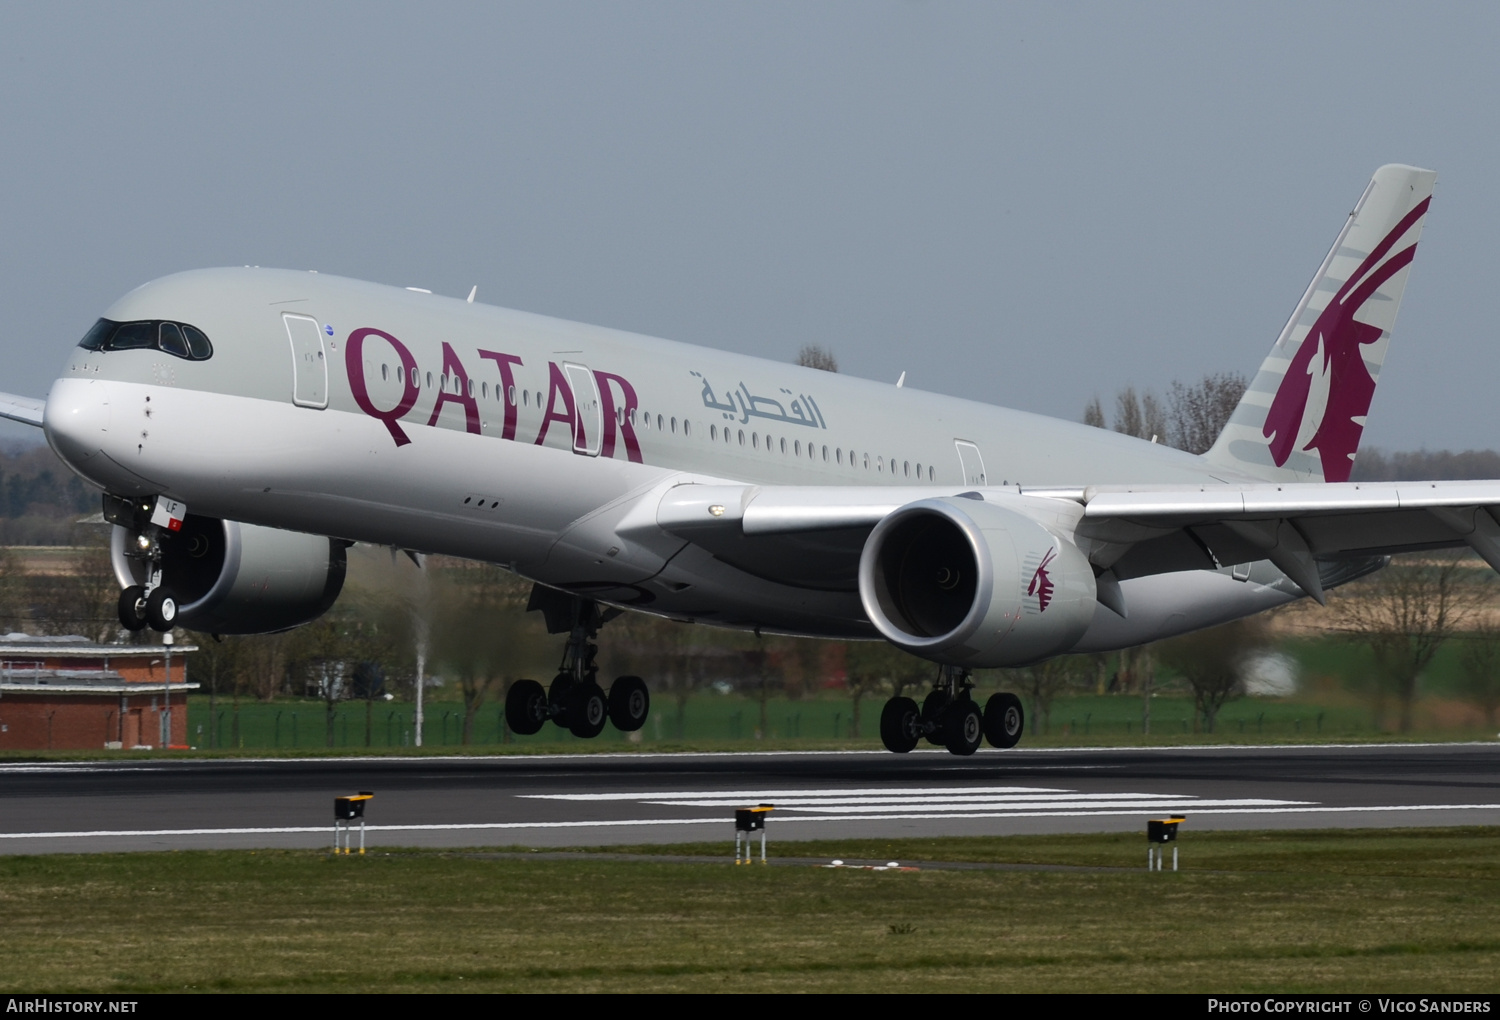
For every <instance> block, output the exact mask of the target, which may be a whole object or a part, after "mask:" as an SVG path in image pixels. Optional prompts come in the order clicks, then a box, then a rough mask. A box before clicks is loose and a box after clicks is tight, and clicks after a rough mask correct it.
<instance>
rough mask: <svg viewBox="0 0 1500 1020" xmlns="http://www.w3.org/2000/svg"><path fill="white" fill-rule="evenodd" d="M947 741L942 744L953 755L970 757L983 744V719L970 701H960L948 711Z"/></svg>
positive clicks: (976, 706) (977, 708)
mask: <svg viewBox="0 0 1500 1020" xmlns="http://www.w3.org/2000/svg"><path fill="white" fill-rule="evenodd" d="M947 715H948V718H947V725H946V726H945V727H944V729H945V730H946V733H945V734H944V735H945V736H946V737H947V739H946V740H944V741H943V743H944V744H945V745H946V746H947V748H948V750H949V751H950V752H951V753H953V754H961V755H965V756H967V755H971V754H973V753H974V752H975V751H977V750H979V745H980V744H982V743H984V719H983V718H982V717H981V716H980V714H979V706H978V705H976V704H974V702H972V701H967V700H965V701H960V702H957V703H956V704H954V705H953V706H952V707H950V708H949V709H948V713H947Z"/></svg>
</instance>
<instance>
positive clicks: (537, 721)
mask: <svg viewBox="0 0 1500 1020" xmlns="http://www.w3.org/2000/svg"><path fill="white" fill-rule="evenodd" d="M550 714H551V713H550V712H549V711H548V706H547V692H546V691H544V690H542V685H541V684H539V683H537V682H536V681H535V680H517V681H516V682H515V683H513V684H511V685H510V690H509V691H508V692H506V695H505V721H506V724H507V725H509V726H510V728H511V731H512V732H514V733H519V734H521V735H522V736H530V735H531V734H533V733H535V732H537V731H538V730H540V729H541V728H542V723H544V722H546V721H547V719H548V717H549V716H550Z"/></svg>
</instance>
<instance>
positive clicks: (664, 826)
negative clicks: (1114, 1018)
mask: <svg viewBox="0 0 1500 1020" xmlns="http://www.w3.org/2000/svg"><path fill="white" fill-rule="evenodd" d="M359 790H368V791H372V792H373V793H374V794H375V797H374V800H373V801H371V802H370V804H369V808H368V811H367V817H366V821H367V829H366V839H367V842H368V845H370V846H372V847H377V846H425V847H479V846H484V847H495V846H519V847H557V846H598V845H605V844H628V843H678V842H697V841H717V840H723V841H724V842H725V844H726V846H728V845H729V843H730V841H731V840H732V836H733V825H732V819H733V814H734V809H735V808H736V807H741V806H746V805H750V804H760V803H770V804H774V805H775V806H776V810H775V811H774V813H773V814H772V815H771V819H772V820H771V828H772V831H773V833H774V835H773V838H774V839H775V840H776V841H777V842H783V841H786V840H805V839H843V838H867V837H911V836H931V835H1002V834H1011V833H1056V832H1097V831H1114V830H1120V831H1133V830H1139V829H1143V828H1144V823H1145V819H1147V818H1149V817H1157V816H1161V815H1163V814H1166V813H1179V814H1185V815H1187V816H1188V819H1189V822H1188V824H1189V826H1190V827H1191V828H1192V829H1224V828H1236V829H1293V828H1327V827H1395V826H1403V827H1404V826H1426V825H1496V824H1500V744H1428V745H1382V746H1371V745H1347V746H1317V747H1313V746H1306V747H1285V746H1278V747H1194V748H1131V749H1101V750H1072V749H1069V750H1032V751H1005V752H988V751H987V752H981V753H980V754H978V755H975V756H974V757H972V758H955V757H953V756H952V755H949V754H948V753H946V752H944V751H930V752H929V751H922V752H914V753H913V754H910V755H892V754H887V753H884V752H825V753H769V752H768V753H742V754H639V753H636V754H629V753H627V754H587V755H554V756H522V755H511V756H483V757H480V756H472V757H471V756H464V757H456V756H455V757H407V758H311V759H285V758H282V759H237V760H229V759H220V760H212V761H180V760H160V761H152V760H133V761H98V762H77V763H73V762H65V763H64V762H59V763H40V762H37V763H12V764H0V853H9V854H18V853H28V854H30V853H78V852H100V851H119V850H169V849H194V848H271V847H320V846H328V845H331V842H332V823H333V799H334V797H336V796H338V795H341V794H348V793H354V792H356V791H359Z"/></svg>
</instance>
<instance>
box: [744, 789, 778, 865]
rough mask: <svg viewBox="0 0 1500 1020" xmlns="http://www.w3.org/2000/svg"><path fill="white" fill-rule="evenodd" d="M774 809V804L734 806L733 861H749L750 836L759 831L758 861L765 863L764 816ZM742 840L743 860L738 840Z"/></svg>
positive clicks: (746, 862) (745, 862) (747, 862)
mask: <svg viewBox="0 0 1500 1020" xmlns="http://www.w3.org/2000/svg"><path fill="white" fill-rule="evenodd" d="M774 810H776V805H774V804H760V805H757V806H756V807H744V808H735V810H734V863H735V864H749V863H750V837H751V834H752V833H756V832H758V833H760V863H762V864H764V863H766V816H767V815H768V814H770V813H771V812H772V811H774ZM741 840H743V841H744V845H745V855H744V860H741V859H740V841H741Z"/></svg>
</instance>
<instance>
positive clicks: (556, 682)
mask: <svg viewBox="0 0 1500 1020" xmlns="http://www.w3.org/2000/svg"><path fill="white" fill-rule="evenodd" d="M576 683H577V681H575V680H574V679H573V674H572V673H559V674H557V676H555V677H553V678H552V686H551V687H549V688H548V689H547V705H548V707H549V708H550V709H551V713H552V721H553V722H555V723H557V725H559V726H561V727H562V728H563V729H568V728H569V727H570V726H572V722H571V721H570V717H569V712H570V710H571V709H572V707H573V688H574V686H575V685H576Z"/></svg>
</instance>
